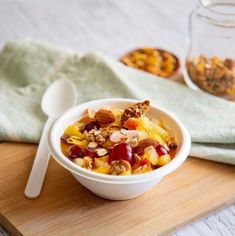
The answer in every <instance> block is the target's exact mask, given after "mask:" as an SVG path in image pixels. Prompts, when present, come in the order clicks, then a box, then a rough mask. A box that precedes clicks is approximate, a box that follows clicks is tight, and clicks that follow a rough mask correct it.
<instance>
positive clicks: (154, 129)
mask: <svg viewBox="0 0 235 236" xmlns="http://www.w3.org/2000/svg"><path fill="white" fill-rule="evenodd" d="M151 131H152V132H153V133H156V134H158V135H160V136H161V138H162V139H163V141H165V142H166V141H167V140H168V139H169V137H170V135H169V133H168V132H167V131H166V130H165V129H163V128H162V127H160V126H159V125H157V124H154V123H152V130H151Z"/></svg>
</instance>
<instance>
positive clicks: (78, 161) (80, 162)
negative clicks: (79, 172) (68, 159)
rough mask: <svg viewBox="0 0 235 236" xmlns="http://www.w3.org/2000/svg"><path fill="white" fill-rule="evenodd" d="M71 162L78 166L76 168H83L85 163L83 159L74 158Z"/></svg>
mask: <svg viewBox="0 0 235 236" xmlns="http://www.w3.org/2000/svg"><path fill="white" fill-rule="evenodd" d="M73 162H74V163H75V164H76V165H78V166H81V167H84V166H85V164H86V162H85V160H84V159H83V158H76V159H74V160H73Z"/></svg>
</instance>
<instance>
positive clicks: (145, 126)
mask: <svg viewBox="0 0 235 236" xmlns="http://www.w3.org/2000/svg"><path fill="white" fill-rule="evenodd" d="M137 121H138V125H137V127H136V130H145V131H148V130H150V129H151V128H152V127H151V123H150V120H149V118H148V117H146V116H143V117H140V118H139V119H137Z"/></svg>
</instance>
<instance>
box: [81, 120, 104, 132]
mask: <svg viewBox="0 0 235 236" xmlns="http://www.w3.org/2000/svg"><path fill="white" fill-rule="evenodd" d="M99 128H100V125H99V123H98V122H96V121H92V122H90V123H87V124H86V125H85V126H84V128H83V129H84V130H86V131H87V132H89V131H91V130H92V129H99Z"/></svg>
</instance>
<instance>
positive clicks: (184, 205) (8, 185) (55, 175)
mask: <svg viewBox="0 0 235 236" xmlns="http://www.w3.org/2000/svg"><path fill="white" fill-rule="evenodd" d="M36 148H37V146H36V145H30V144H17V143H2V144H0V186H1V198H0V209H1V217H0V223H1V224H3V225H4V226H6V227H7V228H8V229H10V231H11V232H13V233H14V235H20V233H21V234H23V235H26V236H28V235H84V236H85V235H110V234H112V235H114V236H115V235H143V234H144V235H163V234H167V233H169V232H171V231H174V230H175V229H176V228H178V227H180V226H183V225H185V224H187V223H190V222H192V221H194V220H196V219H198V218H200V217H202V216H204V215H206V214H208V213H210V212H211V211H214V210H217V209H218V208H221V207H225V206H227V205H229V204H231V203H233V201H234V200H235V167H234V166H231V165H223V164H219V163H215V162H208V161H204V160H198V159H195V158H189V159H188V160H187V161H186V163H185V164H184V165H183V166H182V167H180V168H179V169H178V170H177V171H175V172H174V173H172V174H170V175H169V176H167V177H165V178H164V179H163V180H162V181H161V182H160V183H159V184H158V185H156V186H155V187H154V188H153V189H152V190H150V191H149V192H147V193H146V194H144V195H142V196H140V197H138V198H136V199H133V200H129V201H116V202H115V201H108V200H105V199H102V198H99V197H97V196H95V195H93V194H92V193H90V192H89V191H88V190H87V189H85V188H84V187H83V186H82V185H80V184H79V183H77V181H76V180H75V179H74V178H73V177H72V175H70V173H69V172H67V171H66V170H65V169H63V168H62V167H60V166H59V165H58V164H57V163H56V162H55V161H54V160H53V159H51V160H50V163H49V169H48V172H47V175H46V179H45V184H44V187H43V190H42V193H41V196H40V197H39V198H38V199H34V200H30V199H26V198H25V197H24V194H23V192H24V188H25V183H26V181H27V178H28V175H29V171H30V168H31V166H32V161H33V157H34V155H35V151H36ZM13 226H14V227H13Z"/></svg>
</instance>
